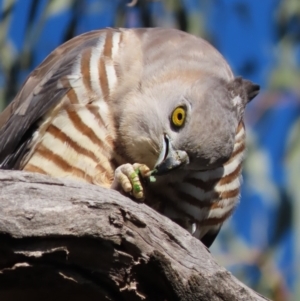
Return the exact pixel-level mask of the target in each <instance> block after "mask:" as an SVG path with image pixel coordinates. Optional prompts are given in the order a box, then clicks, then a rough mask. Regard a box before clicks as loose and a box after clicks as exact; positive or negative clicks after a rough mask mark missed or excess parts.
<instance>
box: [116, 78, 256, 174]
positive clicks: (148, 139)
mask: <svg viewBox="0 0 300 301" xmlns="http://www.w3.org/2000/svg"><path fill="white" fill-rule="evenodd" d="M151 87H152V88H151V89H148V88H147V85H145V86H144V85H140V86H139V89H138V90H135V91H134V92H132V93H131V94H129V95H128V96H127V97H128V98H127V99H126V102H127V105H126V106H125V109H124V110H123V111H122V112H121V113H120V114H121V123H120V132H121V136H122V137H123V138H122V139H123V145H124V147H125V149H126V151H127V153H128V154H130V157H131V158H132V160H133V161H134V162H138V163H144V164H146V165H148V166H149V168H152V169H156V172H155V173H156V174H157V175H159V174H164V173H168V172H170V171H172V170H174V169H177V168H179V167H181V168H184V169H189V170H207V169H212V168H215V167H218V166H220V165H221V164H222V163H225V162H226V161H227V160H228V159H229V158H230V156H231V154H232V151H233V147H234V141H235V135H236V131H237V127H238V124H239V122H240V121H241V120H242V119H243V115H244V108H245V106H246V104H247V103H248V102H249V101H250V100H251V99H253V98H254V97H255V96H256V95H257V94H258V92H259V86H258V85H255V84H253V83H252V82H250V81H247V80H244V79H242V78H235V79H233V80H231V81H229V82H226V81H224V80H220V79H219V78H216V77H207V78H201V79H198V80H195V81H194V82H190V81H183V80H181V79H180V78H175V79H173V80H169V81H166V82H162V83H157V84H156V85H154V86H153V85H151ZM137 108H138V110H137Z"/></svg>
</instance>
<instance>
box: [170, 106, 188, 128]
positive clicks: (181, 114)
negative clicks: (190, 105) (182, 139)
mask: <svg viewBox="0 0 300 301" xmlns="http://www.w3.org/2000/svg"><path fill="white" fill-rule="evenodd" d="M171 120H172V124H173V125H174V126H176V127H181V126H183V124H184V120H185V108H183V107H177V108H176V109H175V110H174V111H173V113H172V118H171Z"/></svg>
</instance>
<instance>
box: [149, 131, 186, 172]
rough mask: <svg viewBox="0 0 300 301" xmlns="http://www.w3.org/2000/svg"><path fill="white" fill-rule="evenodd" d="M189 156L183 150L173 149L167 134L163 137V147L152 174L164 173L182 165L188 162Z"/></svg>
mask: <svg viewBox="0 0 300 301" xmlns="http://www.w3.org/2000/svg"><path fill="white" fill-rule="evenodd" d="M189 162H190V160H189V156H188V154H187V153H186V152H185V151H182V150H174V149H173V146H172V144H171V143H170V139H169V137H168V136H167V135H164V137H163V147H162V150H161V152H160V154H159V157H158V160H157V162H156V164H155V167H154V170H153V172H152V175H154V176H160V175H164V174H166V173H168V172H170V171H172V170H174V169H177V168H179V167H181V166H182V165H186V164H189Z"/></svg>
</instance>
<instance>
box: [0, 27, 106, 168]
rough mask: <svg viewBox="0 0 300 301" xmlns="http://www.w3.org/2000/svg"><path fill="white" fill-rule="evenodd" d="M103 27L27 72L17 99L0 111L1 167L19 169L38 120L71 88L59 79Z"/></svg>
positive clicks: (90, 44)
mask: <svg viewBox="0 0 300 301" xmlns="http://www.w3.org/2000/svg"><path fill="white" fill-rule="evenodd" d="M104 31H105V30H98V31H92V32H89V33H87V34H83V35H81V36H78V37H76V38H74V39H72V40H70V41H68V42H67V43H65V44H63V45H61V46H60V47H58V48H56V49H55V50H54V51H53V52H52V53H51V54H50V55H49V56H48V57H47V58H46V59H45V60H44V61H43V62H42V64H41V65H40V66H39V67H38V68H37V69H35V70H34V71H33V72H32V73H31V74H30V75H29V76H28V78H27V80H26V81H25V83H24V84H23V86H22V88H21V90H20V92H19V93H18V94H17V96H16V97H15V99H14V100H13V101H12V102H11V104H10V105H9V106H8V107H7V108H6V109H5V110H4V111H3V112H2V113H1V114H0V168H2V169H18V166H19V164H20V161H21V160H22V157H23V156H24V155H25V153H26V149H27V145H28V143H29V142H30V140H31V138H32V135H33V133H34V130H35V129H36V126H37V122H38V121H39V120H40V119H41V118H42V117H43V116H44V115H45V114H46V113H47V112H49V110H51V109H52V108H54V107H55V106H56V105H57V104H58V103H59V101H60V100H61V99H62V98H63V96H64V95H65V94H66V93H67V91H68V90H69V89H70V87H68V86H59V85H58V81H59V79H61V78H63V77H65V76H68V75H70V74H72V66H73V63H74V59H75V58H76V57H77V56H78V54H80V52H81V51H82V50H84V49H86V48H89V47H93V46H95V44H96V43H97V41H98V38H99V36H100V35H101V34H102V33H103V32H104ZM78 76H80V75H78Z"/></svg>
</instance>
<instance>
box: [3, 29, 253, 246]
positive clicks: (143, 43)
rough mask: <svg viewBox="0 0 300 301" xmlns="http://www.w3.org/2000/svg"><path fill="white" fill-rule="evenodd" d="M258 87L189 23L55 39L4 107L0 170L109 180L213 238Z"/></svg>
mask: <svg viewBox="0 0 300 301" xmlns="http://www.w3.org/2000/svg"><path fill="white" fill-rule="evenodd" d="M258 92H259V86H258V85H255V84H253V83H252V82H251V81H248V80H245V79H242V78H241V77H234V75H233V73H232V71H231V69H230V67H229V65H228V64H227V63H226V61H225V60H224V58H223V57H222V56H221V54H220V53H219V52H218V51H217V50H216V49H215V48H213V47H212V46H211V45H210V44H209V43H208V42H206V41H205V40H203V39H201V38H198V37H195V36H193V35H190V34H188V33H184V32H182V31H179V30H176V29H162V28H149V29H111V28H109V29H104V30H96V31H92V32H88V33H85V34H83V35H80V36H77V37H75V38H73V39H71V40H70V41H68V42H66V43H65V44H63V45H61V46H60V47H58V48H57V49H55V50H54V51H53V52H52V53H51V54H50V55H49V56H48V57H47V58H46V59H45V60H44V61H43V62H42V63H41V64H40V66H38V67H37V68H36V69H35V70H34V71H33V72H32V73H31V74H30V75H29V77H28V78H27V80H26V81H25V83H24V85H23V86H22V88H21V90H20V92H19V93H18V94H17V96H16V97H15V99H14V100H13V101H12V103H11V104H10V105H9V106H8V107H7V108H6V109H5V110H4V112H3V113H2V114H1V115H0V168H2V169H20V170H26V171H31V172H37V173H42V174H47V175H50V176H53V177H67V178H73V179H76V180H81V181H84V182H88V183H93V184H96V185H100V186H104V187H108V188H112V189H116V190H118V191H120V192H122V193H124V194H126V195H128V196H130V197H131V198H133V199H136V200H142V201H144V202H145V203H146V204H148V205H149V206H151V207H153V208H155V209H156V210H158V211H159V212H160V213H162V214H164V215H166V216H167V217H169V218H170V219H172V220H174V221H175V222H177V223H178V224H180V225H181V226H182V227H184V228H185V229H187V230H188V231H189V232H190V233H191V234H192V235H194V236H195V237H197V238H199V239H200V240H201V241H202V242H203V243H204V244H205V245H206V246H207V247H209V246H210V245H211V244H212V242H213V241H214V239H215V237H216V235H217V233H218V231H219V230H220V227H221V226H222V224H223V222H224V221H225V220H226V219H227V218H228V217H229V216H230V215H231V214H232V212H233V211H234V208H235V207H236V205H237V203H238V200H239V193H240V185H241V169H242V160H243V155H244V150H245V127H244V123H243V116H244V109H245V106H246V104H247V103H248V102H249V101H250V100H252V99H253V98H254V97H255V96H256V95H257V94H258Z"/></svg>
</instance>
